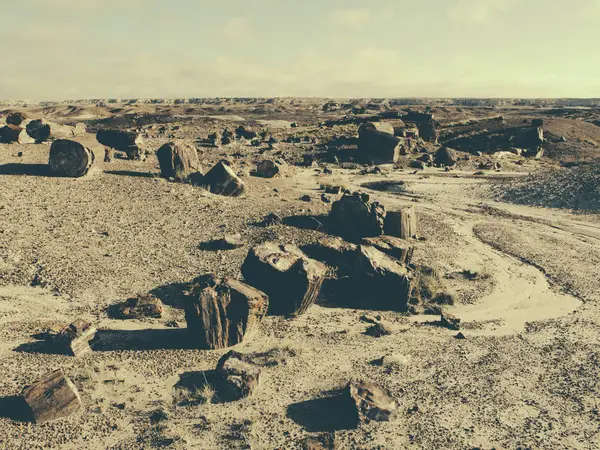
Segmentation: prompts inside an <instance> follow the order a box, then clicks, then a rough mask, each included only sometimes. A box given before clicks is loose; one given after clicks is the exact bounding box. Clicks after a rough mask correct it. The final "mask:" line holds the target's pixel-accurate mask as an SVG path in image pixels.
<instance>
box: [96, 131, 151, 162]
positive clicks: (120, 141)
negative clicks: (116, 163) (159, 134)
mask: <svg viewBox="0 0 600 450" xmlns="http://www.w3.org/2000/svg"><path fill="white" fill-rule="evenodd" d="M96 139H97V140H98V142H100V143H101V144H102V145H106V146H107V147H111V148H114V149H115V150H119V151H121V152H125V153H126V154H127V157H128V158H129V159H137V160H139V159H142V157H143V151H142V145H143V139H142V137H141V136H140V135H139V134H138V133H134V132H132V131H118V130H100V131H98V132H97V133H96Z"/></svg>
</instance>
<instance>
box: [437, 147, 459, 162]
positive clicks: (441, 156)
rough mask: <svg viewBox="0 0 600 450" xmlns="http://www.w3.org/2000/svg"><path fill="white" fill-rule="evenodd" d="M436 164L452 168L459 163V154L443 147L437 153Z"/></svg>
mask: <svg viewBox="0 0 600 450" xmlns="http://www.w3.org/2000/svg"><path fill="white" fill-rule="evenodd" d="M435 162H436V163H437V164H439V165H441V166H449V167H452V166H454V165H455V164H456V163H457V162H458V154H457V153H456V150H454V149H451V148H450V147H442V148H440V149H439V150H438V151H437V152H436V153H435Z"/></svg>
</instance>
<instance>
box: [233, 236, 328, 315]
mask: <svg viewBox="0 0 600 450" xmlns="http://www.w3.org/2000/svg"><path fill="white" fill-rule="evenodd" d="M326 274H327V267H326V266H325V265H324V264H322V263H320V262H319V261H315V260H312V259H310V258H309V257H308V256H306V255H305V254H304V253H303V252H302V251H301V250H300V249H299V248H298V247H296V246H294V245H280V244H278V243H274V242H268V243H265V244H262V245H259V246H258V247H254V248H252V249H251V250H250V251H249V253H248V256H247V257H246V260H245V261H244V264H243V265H242V275H244V279H245V280H246V281H247V282H248V283H250V284H251V285H253V286H256V287H257V288H258V289H260V290H262V291H264V292H266V293H267V294H268V295H269V303H270V306H269V312H270V313H271V314H275V315H300V314H304V313H305V312H306V311H307V310H308V309H309V308H310V307H311V306H312V304H313V303H314V302H315V300H316V299H317V296H318V295H319V292H320V290H321V285H322V284H323V280H324V279H325V276H326Z"/></svg>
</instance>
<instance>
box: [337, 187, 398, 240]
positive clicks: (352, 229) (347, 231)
mask: <svg viewBox="0 0 600 450" xmlns="http://www.w3.org/2000/svg"><path fill="white" fill-rule="evenodd" d="M385 216H386V213H385V208H384V207H383V205H381V204H379V203H377V202H371V201H370V197H369V195H368V194H364V193H358V192H354V193H352V194H349V193H344V195H343V196H342V198H341V199H340V200H338V201H337V202H334V203H333V205H332V206H331V212H330V213H329V219H330V222H331V227H332V228H333V230H334V231H335V232H336V233H338V234H339V235H340V236H342V237H344V238H346V239H349V240H360V239H362V238H364V237H373V236H380V235H382V234H383V230H384V225H385Z"/></svg>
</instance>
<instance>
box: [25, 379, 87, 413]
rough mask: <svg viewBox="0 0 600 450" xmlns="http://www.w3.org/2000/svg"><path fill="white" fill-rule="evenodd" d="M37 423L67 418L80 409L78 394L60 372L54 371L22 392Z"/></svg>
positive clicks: (70, 382)
mask: <svg viewBox="0 0 600 450" xmlns="http://www.w3.org/2000/svg"><path fill="white" fill-rule="evenodd" d="M23 398H24V399H25V402H27V405H29V408H31V412H32V414H33V419H34V421H35V422H37V423H42V422H47V421H49V420H55V419H60V418H62V417H67V416H69V415H71V414H72V413H74V412H75V411H77V410H78V409H79V408H80V407H81V399H80V397H79V392H77V388H76V387H75V385H74V384H73V382H72V381H71V380H70V379H69V378H67V377H66V376H65V374H64V373H63V371H62V370H60V369H59V370H56V371H54V372H52V373H50V374H48V375H46V376H45V377H44V378H42V379H41V380H38V381H36V382H35V383H33V384H32V385H31V386H29V387H27V388H25V389H24V391H23Z"/></svg>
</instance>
